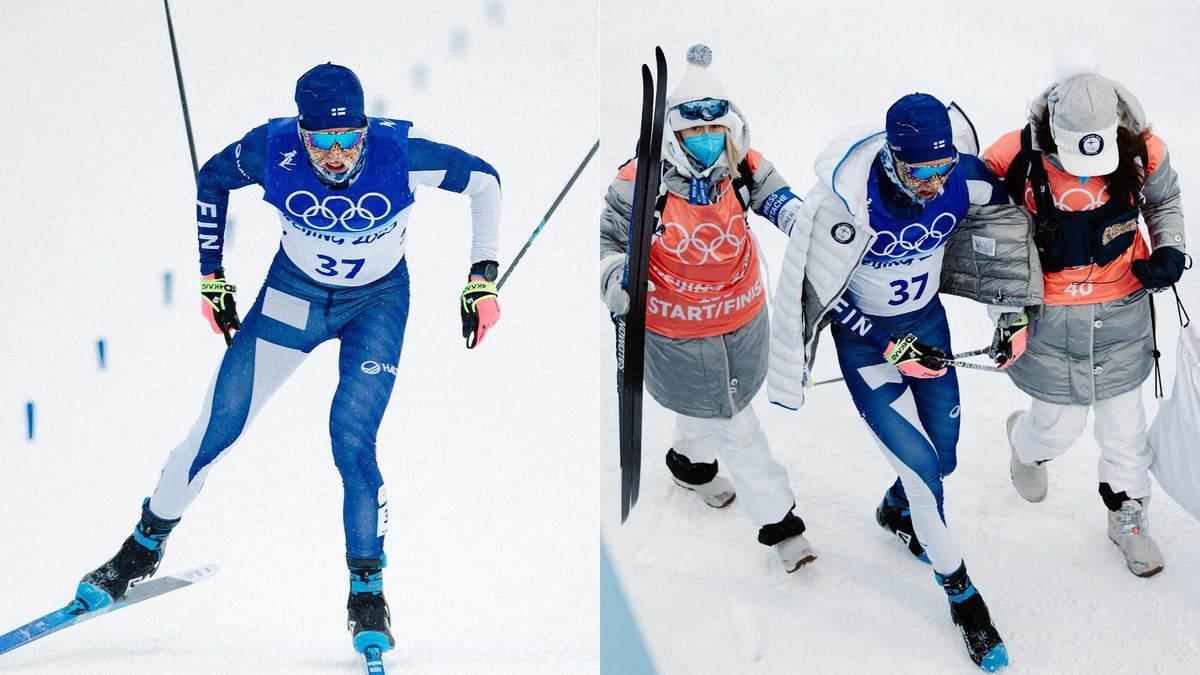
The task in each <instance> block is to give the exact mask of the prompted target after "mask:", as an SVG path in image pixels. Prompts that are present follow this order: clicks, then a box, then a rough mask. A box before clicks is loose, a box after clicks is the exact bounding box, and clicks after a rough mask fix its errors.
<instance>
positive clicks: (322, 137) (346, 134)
mask: <svg viewBox="0 0 1200 675" xmlns="http://www.w3.org/2000/svg"><path fill="white" fill-rule="evenodd" d="M366 135H367V130H366V129H354V130H352V131H338V132H327V131H308V130H306V129H301V130H300V136H301V137H302V138H303V139H304V142H305V143H308V144H309V145H311V146H312V147H314V148H316V149H318V150H329V149H330V148H332V147H333V144H334V143H337V144H338V147H340V148H341V149H343V150H349V149H350V148H353V147H354V146H356V145H358V144H359V143H362V140H363V137H364V136H366Z"/></svg>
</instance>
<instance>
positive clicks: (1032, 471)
mask: <svg viewBox="0 0 1200 675" xmlns="http://www.w3.org/2000/svg"><path fill="white" fill-rule="evenodd" d="M1024 414H1025V411H1024V410H1016V411H1013V413H1012V414H1011V415H1009V416H1008V422H1007V423H1006V425H1005V428H1006V429H1007V430H1008V452H1009V461H1008V475H1010V476H1012V483H1013V487H1015V488H1016V489H1017V494H1019V495H1021V496H1022V497H1024V498H1025V501H1027V502H1034V503H1037V502H1040V501H1042V500H1043V499H1045V498H1046V493H1047V492H1048V490H1049V485H1050V479H1049V477H1048V476H1047V474H1046V462H1045V461H1041V462H1034V463H1033V464H1026V463H1024V462H1022V461H1021V460H1020V459H1017V448H1016V447H1015V446H1014V445H1013V442H1012V432H1013V427H1015V426H1017V420H1018V419H1020V418H1021V416H1022V415H1024Z"/></svg>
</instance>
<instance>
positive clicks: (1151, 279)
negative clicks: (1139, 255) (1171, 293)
mask: <svg viewBox="0 0 1200 675" xmlns="http://www.w3.org/2000/svg"><path fill="white" fill-rule="evenodd" d="M1187 266H1188V265H1187V254H1186V253H1184V252H1183V251H1180V250H1179V249H1177V248H1175V247H1174V246H1159V247H1158V248H1156V249H1154V252H1153V253H1151V254H1150V259H1149V260H1134V261H1133V263H1132V264H1131V265H1130V266H1129V267H1130V269H1131V270H1133V276H1135V277H1137V279H1138V281H1140V282H1142V286H1145V287H1146V290H1148V291H1161V290H1163V289H1165V288H1167V287H1169V286H1171V285H1172V284H1174V283H1175V282H1176V281H1179V277H1181V276H1183V270H1184V269H1186V268H1187Z"/></svg>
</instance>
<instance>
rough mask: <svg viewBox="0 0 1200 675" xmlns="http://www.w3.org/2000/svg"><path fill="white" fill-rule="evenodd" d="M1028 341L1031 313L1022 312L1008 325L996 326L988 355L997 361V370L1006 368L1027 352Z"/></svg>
mask: <svg viewBox="0 0 1200 675" xmlns="http://www.w3.org/2000/svg"><path fill="white" fill-rule="evenodd" d="M1028 342H1029V313H1028V312H1021V316H1019V317H1017V319H1016V320H1015V321H1013V322H1012V323H1010V324H1008V325H1007V326H999V325H997V326H996V334H995V335H994V336H993V337H992V346H991V347H990V348H989V349H988V356H990V357H991V358H992V360H993V361H994V362H995V363H996V368H997V370H1004V369H1005V368H1007V367H1009V366H1011V365H1012V364H1013V362H1014V361H1016V360H1017V359H1018V358H1020V357H1021V355H1022V354H1024V353H1025V345H1026V344H1028Z"/></svg>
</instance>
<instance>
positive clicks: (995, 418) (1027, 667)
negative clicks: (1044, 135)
mask: <svg viewBox="0 0 1200 675" xmlns="http://www.w3.org/2000/svg"><path fill="white" fill-rule="evenodd" d="M685 10H688V11H685ZM600 26H601V27H600V62H601V64H602V68H601V80H600V100H601V101H602V102H603V107H602V114H601V118H600V124H601V138H603V139H604V145H603V146H602V148H601V153H600V154H601V157H600V158H601V161H600V165H601V167H603V168H604V169H605V170H608V171H609V172H610V173H609V175H608V176H607V177H605V176H602V177H601V182H602V183H605V182H606V181H607V180H611V178H612V176H613V175H614V173H615V167H616V166H617V165H618V164H619V163H620V162H622V161H623V160H624V159H625V158H627V157H628V156H630V155H631V154H632V150H633V147H634V141H635V138H636V135H637V124H638V122H637V120H638V106H639V98H640V97H639V91H640V89H639V83H638V70H639V68H640V66H641V64H642V63H644V62H649V63H653V58H654V57H653V50H654V46H655V45H656V44H659V45H662V46H663V47H664V48H665V50H666V52H667V56H668V61H669V65H670V67H671V68H672V72H673V73H675V76H676V78H678V77H679V76H680V75H681V74H682V72H683V67H684V54H685V52H686V50H687V48H688V46H689V45H691V44H693V43H696V42H703V43H705V44H708V45H709V46H711V47H712V48H713V52H714V60H713V65H712V70H713V72H714V74H715V75H716V76H717V77H719V78H720V79H721V80H722V82H723V83H724V84H725V87H726V90H727V92H728V93H729V95H730V97H731V98H733V99H734V100H736V101H737V103H738V105H739V106H740V107H741V109H742V110H743V111H744V112H745V113H746V115H747V116H748V117H749V123H750V126H751V129H752V141H753V143H754V145H755V147H757V148H758V149H759V150H761V151H763V152H764V154H765V155H766V157H767V158H768V159H770V160H772V161H773V162H775V164H776V166H777V167H778V169H779V170H780V172H781V173H782V174H783V175H784V176H787V177H788V178H789V179H790V181H791V182H792V185H793V187H794V188H795V189H796V190H797V192H799V193H804V192H807V191H808V189H809V188H810V186H811V185H812V184H813V181H814V180H815V177H814V175H813V173H812V160H813V158H814V156H815V155H816V153H817V152H819V151H820V149H821V148H822V147H824V145H825V144H826V143H827V142H828V140H829V139H830V138H831V137H832V136H833V135H834V134H835V133H836V132H837V131H838V130H840V129H841V128H843V127H845V126H847V125H849V124H852V123H857V122H863V121H866V122H869V121H872V120H876V121H877V122H878V123H879V125H880V127H882V122H883V115H884V111H885V110H886V109H887V107H888V106H889V105H890V104H891V103H892V102H893V101H894V100H895V99H897V98H899V97H900V96H902V95H904V94H907V93H910V92H913V91H925V92H929V93H932V94H934V95H936V96H938V97H940V98H942V99H943V100H946V101H950V100H954V101H957V102H958V103H959V104H960V105H961V106H962V107H964V108H965V109H966V111H967V112H968V113H969V114H970V115H971V117H972V119H973V121H974V122H975V126H976V128H977V129H978V131H979V135H980V138H981V141H982V142H983V143H984V144H985V145H986V144H990V143H991V142H992V141H994V140H995V139H996V138H997V137H999V136H1000V135H1001V134H1002V133H1004V132H1006V131H1008V130H1010V129H1014V128H1017V127H1019V126H1021V125H1022V124H1023V123H1024V109H1025V104H1026V103H1027V102H1028V100H1029V99H1030V98H1032V97H1033V96H1034V95H1036V94H1037V93H1038V92H1039V91H1041V89H1042V88H1044V87H1045V86H1047V85H1048V84H1050V82H1051V81H1052V80H1053V78H1054V73H1055V72H1056V70H1055V69H1056V62H1057V61H1058V60H1059V58H1060V56H1061V55H1063V54H1066V53H1069V52H1071V51H1073V50H1079V49H1084V50H1090V51H1092V52H1094V53H1095V54H1096V56H1097V57H1098V59H1099V62H1100V64H1101V65H1102V66H1103V68H1104V71H1103V72H1104V73H1105V74H1107V75H1108V76H1110V77H1112V78H1114V79H1116V80H1118V81H1120V82H1122V83H1123V84H1125V85H1126V86H1128V87H1129V88H1130V89H1131V90H1132V91H1133V92H1134V93H1135V94H1136V95H1137V96H1138V97H1139V98H1140V100H1141V102H1142V103H1143V105H1144V106H1145V109H1146V111H1147V113H1148V115H1149V117H1150V121H1151V123H1152V124H1153V125H1154V128H1155V130H1156V131H1157V132H1158V133H1159V134H1160V135H1161V136H1162V137H1163V138H1164V139H1166V141H1167V143H1168V144H1169V145H1170V150H1171V152H1172V161H1173V163H1174V166H1175V169H1176V170H1177V171H1178V173H1179V175H1180V180H1181V183H1182V187H1183V190H1184V198H1185V202H1186V203H1187V206H1186V207H1185V208H1187V209H1188V212H1189V213H1194V209H1196V208H1200V206H1197V197H1196V196H1195V195H1196V194H1197V192H1200V178H1198V177H1200V143H1198V141H1197V135H1196V133H1195V111H1196V105H1197V102H1198V101H1200V95H1198V94H1197V92H1200V87H1198V86H1197V85H1198V84H1200V82H1198V79H1200V76H1198V75H1197V71H1196V69H1195V68H1194V65H1193V64H1195V63H1196V62H1197V60H1198V57H1200V47H1198V46H1197V36H1200V4H1198V3H1196V2H1195V1H1194V0H1193V1H1189V2H1182V1H1180V2H1171V1H1151V2H1141V3H1128V2H1122V1H1118V0H1101V1H1093V2H1081V1H1078V0H1070V1H1059V2H1045V1H1044V0H1004V1H1002V2H943V1H938V0H929V1H927V2H919V3H907V2H879V1H866V0H846V1H843V2H827V3H820V4H818V3H810V2H805V3H797V2H777V3H768V2H756V3H742V4H740V5H739V4H731V3H726V2H720V3H718V2H690V3H684V4H682V5H681V4H680V3H646V2H644V1H642V0H637V1H634V0H608V1H606V2H604V3H603V4H602V6H601V24H600ZM677 81H678V79H675V80H673V81H672V88H673V86H674V84H675V83H676V82H677ZM755 225H757V226H758V227H757V230H758V233H759V234H758V236H759V241H760V242H761V244H762V246H763V250H764V255H763V258H764V259H765V260H766V261H767V263H768V264H769V265H770V266H772V269H771V277H772V279H773V278H774V276H775V275H777V273H778V264H779V261H780V260H781V259H782V255H783V248H784V237H783V236H782V235H781V234H780V233H779V232H777V231H774V230H773V228H771V226H770V225H769V224H768V223H766V222H765V221H763V220H762V219H755ZM1196 236H1197V235H1196V234H1195V233H1194V232H1193V238H1195V237H1196ZM1179 288H1180V291H1181V294H1182V295H1183V297H1184V299H1185V301H1187V302H1188V303H1189V308H1190V309H1192V312H1193V316H1200V314H1197V312H1200V302H1198V301H1197V300H1196V299H1197V298H1200V293H1198V291H1200V273H1197V272H1196V271H1192V272H1191V273H1189V274H1187V275H1186V276H1185V277H1184V281H1183V282H1182V283H1181V284H1180V285H1179ZM946 302H947V305H948V309H949V312H950V323H951V327H952V329H953V332H954V339H955V344H956V345H957V346H958V347H959V349H963V350H965V349H970V348H974V347H977V346H982V345H985V344H987V342H988V340H989V339H990V332H991V331H990V326H989V325H988V323H987V321H986V317H985V314H984V311H983V309H982V308H981V307H980V306H978V305H974V304H973V303H970V302H966V301H957V300H956V299H949V300H947V301H946ZM1157 306H1158V308H1159V321H1158V327H1159V345H1160V347H1161V349H1162V351H1163V354H1164V355H1163V358H1162V367H1163V379H1164V382H1165V383H1166V386H1167V388H1168V392H1169V388H1170V384H1171V382H1172V377H1173V373H1174V369H1175V345H1176V335H1177V333H1178V321H1177V320H1176V317H1175V312H1174V310H1173V308H1172V303H1171V302H1170V298H1169V296H1159V299H1158V304H1157ZM596 316H597V318H596V325H597V330H598V331H599V332H600V334H601V339H600V341H601V343H602V344H603V345H611V344H612V340H613V338H612V335H613V333H612V327H611V323H610V322H609V321H608V318H607V316H605V315H604V311H603V309H601V308H597V310H596ZM602 351H604V352H605V354H606V358H605V359H604V362H603V363H602V364H601V377H600V380H601V382H600V394H599V396H600V410H601V433H602V434H603V436H602V438H603V441H602V443H601V445H602V450H603V454H602V465H601V473H602V485H603V487H602V491H601V495H602V499H603V507H602V511H601V521H602V531H603V534H604V540H605V545H606V546H607V551H608V553H609V554H610V556H611V558H612V559H613V564H614V566H615V568H616V572H617V575H618V576H619V577H620V578H621V581H622V584H623V586H624V590H625V592H626V595H627V596H628V597H629V599H630V603H631V605H632V609H633V612H634V614H635V616H636V617H637V620H638V621H639V623H640V627H641V629H642V632H643V634H644V635H645V637H646V640H647V643H648V647H649V651H650V654H651V657H652V658H653V660H654V662H655V665H656V666H657V668H658V670H659V672H661V673H719V674H731V673H862V672H890V673H943V672H946V673H972V672H980V671H979V670H978V669H977V668H976V667H975V666H974V665H973V664H972V663H971V661H970V659H969V658H968V657H967V654H966V651H965V649H964V648H963V645H962V642H961V639H960V637H959V635H958V632H957V630H956V628H955V627H954V626H953V625H952V624H951V622H950V620H949V612H948V609H947V606H946V599H945V596H944V594H943V593H942V591H941V590H940V588H939V587H938V586H937V585H936V584H935V581H934V579H933V574H932V571H931V569H930V568H929V567H928V566H926V565H924V564H922V563H920V562H918V561H917V560H915V559H914V558H912V557H910V556H909V554H908V553H907V552H905V550H904V549H903V548H902V547H901V544H900V542H899V541H898V540H896V539H895V538H894V537H892V536H891V535H890V534H887V533H885V532H884V531H883V530H882V529H880V528H879V527H878V526H877V525H876V524H875V520H874V509H875V507H876V505H877V504H878V502H879V500H880V499H881V497H882V495H883V492H884V490H885V489H886V488H887V486H888V485H889V484H890V483H891V481H892V480H893V479H894V475H893V474H892V473H891V472H890V471H889V469H888V466H887V464H886V462H885V461H884V459H883V457H882V455H881V454H880V452H879V450H878V449H877V448H876V447H875V444H874V441H873V440H872V439H871V437H870V435H869V433H868V430H867V428H866V425H865V424H863V423H862V422H861V421H860V420H859V419H857V417H858V416H857V415H856V414H855V412H854V409H853V407H852V404H851V402H850V398H849V395H848V394H847V392H846V390H845V388H844V387H842V386H841V385H840V384H838V383H834V382H831V383H828V384H825V385H819V386H817V387H816V388H814V389H812V390H809V391H808V397H807V398H808V401H807V403H806V405H805V406H804V407H803V408H802V409H801V410H800V411H798V412H788V411H786V410H783V409H782V408H778V407H776V406H771V405H769V403H768V402H767V400H766V398H765V392H764V394H763V395H760V398H759V399H758V401H757V402H756V410H757V412H758V414H759V416H760V418H761V419H762V422H763V426H764V428H765V430H766V433H767V436H768V437H769V438H770V440H771V443H772V446H773V449H774V451H775V454H776V457H777V458H778V459H779V460H780V461H781V462H782V463H783V464H784V466H786V467H787V469H788V472H789V477H790V479H791V484H792V488H793V490H794V492H795V494H796V499H797V503H798V508H797V513H798V514H799V515H800V516H801V517H803V518H804V520H805V522H806V523H807V524H808V527H809V532H808V537H809V540H810V541H811V542H812V544H813V546H814V547H815V549H816V553H817V554H818V556H819V557H818V559H817V560H816V561H815V562H814V563H813V564H811V565H809V566H806V567H804V568H802V569H801V570H800V571H798V572H796V573H795V574H791V575H788V574H785V573H784V572H783V568H782V565H781V564H780V562H779V560H778V558H777V557H776V555H775V553H774V552H773V551H772V550H770V549H767V548H766V547H763V546H761V545H759V544H758V543H757V542H756V541H755V534H756V532H755V528H754V527H753V526H752V525H751V524H750V523H749V520H748V519H747V517H746V514H745V512H744V510H743V508H742V507H741V505H740V504H739V503H738V502H736V501H735V502H734V503H733V504H732V505H731V506H730V507H728V508H726V509H724V510H720V511H718V510H713V509H711V508H709V507H707V506H705V505H703V504H702V503H701V502H700V501H699V500H698V499H697V498H696V497H695V496H694V495H692V494H690V493H686V492H685V491H683V490H680V489H678V488H676V487H675V486H674V485H673V484H672V483H671V481H670V478H669V474H668V472H667V470H666V467H665V466H664V464H663V461H662V459H661V457H662V455H663V453H665V451H666V449H667V448H668V447H669V444H670V442H671V429H672V424H673V417H672V415H671V414H670V413H668V412H666V411H665V410H664V409H663V408H661V407H659V406H657V405H656V404H654V403H648V404H647V406H646V413H645V415H646V419H645V434H644V437H645V443H644V456H643V464H642V483H641V497H640V500H639V502H638V504H637V506H636V507H635V509H634V510H633V512H632V514H631V516H630V518H629V520H628V521H627V522H626V523H625V524H624V525H620V524H619V522H620V518H619V514H620V509H619V504H618V495H619V491H620V480H619V470H618V461H617V447H616V441H617V421H616V396H615V391H614V387H613V386H612V379H611V373H612V372H613V369H614V368H615V365H614V361H613V358H612V356H611V354H612V349H611V347H608V348H607V349H605V350H602ZM815 374H816V375H817V377H818V378H821V377H826V378H832V377H836V376H837V375H838V370H837V363H836V358H835V357H834V355H833V351H832V347H831V346H830V343H829V341H828V339H826V340H823V346H822V349H821V350H820V353H819V355H818V360H817V363H816V367H815ZM960 381H961V384H962V398H963V406H962V408H963V420H962V421H963V427H962V440H961V443H960V445H959V450H958V457H959V466H958V470H957V471H956V472H955V473H954V474H953V475H952V476H951V477H950V478H949V479H948V481H947V483H946V492H947V506H946V511H947V517H948V519H949V521H950V523H951V526H952V528H953V530H954V532H955V533H956V535H957V536H958V538H959V540H960V542H961V545H962V549H963V552H964V555H965V558H966V560H967V565H968V569H969V570H970V572H971V575H972V578H973V579H974V580H975V582H976V584H977V585H978V587H979V588H980V589H981V591H982V592H983V594H984V597H985V598H986V599H987V600H988V604H989V606H990V608H991V612H992V616H993V618H994V620H995V623H996V626H997V627H998V629H999V630H1000V632H1001V634H1002V635H1003V637H1004V639H1005V642H1006V644H1007V646H1008V650H1009V654H1010V656H1011V661H1012V665H1011V666H1010V668H1009V669H1008V671H1007V672H1011V673H1014V674H1016V673H1122V672H1124V673H1133V672H1138V673H1182V672H1189V673H1190V672H1196V667H1197V666H1196V663H1197V662H1198V661H1200V637H1198V636H1197V630H1196V629H1197V627H1198V626H1200V582H1197V579H1198V578H1200V574H1198V573H1200V523H1197V522H1196V520H1195V519H1193V518H1192V517H1191V516H1189V515H1187V514H1186V513H1185V512H1184V511H1183V510H1182V509H1180V508H1179V507H1178V506H1177V505H1176V504H1174V503H1173V502H1172V501H1171V500H1170V499H1169V498H1168V497H1167V496H1166V495H1164V494H1163V493H1162V492H1161V491H1157V492H1156V493H1155V495H1154V500H1153V503H1152V506H1151V510H1150V512H1151V523H1152V525H1153V532H1154V534H1155V538H1156V541H1157V542H1158V544H1159V546H1160V547H1161V548H1162V552H1163V555H1164V556H1165V559H1166V568H1165V569H1164V571H1163V572H1162V573H1161V574H1159V575H1158V576H1156V577H1153V578H1150V579H1140V578H1137V577H1135V576H1133V575H1132V574H1130V573H1129V572H1128V571H1127V570H1126V568H1125V565H1124V561H1123V558H1122V556H1121V554H1120V552H1119V550H1118V549H1117V548H1116V547H1115V546H1113V545H1112V544H1111V543H1110V542H1109V541H1108V538H1107V536H1106V535H1105V527H1106V519H1105V510H1104V507H1103V505H1102V504H1101V502H1100V499H1099V497H1098V495H1097V494H1096V484H1097V479H1096V463H1097V458H1098V449H1097V447H1096V445H1095V442H1094V440H1093V439H1092V438H1091V436H1090V429H1089V431H1088V432H1087V434H1086V435H1085V436H1084V437H1083V438H1081V439H1080V440H1079V441H1078V442H1077V444H1076V446H1075V447H1074V448H1073V449H1072V450H1071V451H1070V452H1068V454H1067V455H1066V456H1065V457H1064V458H1063V459H1061V460H1059V461H1055V462H1054V463H1052V464H1051V465H1050V467H1049V471H1050V494H1049V497H1048V498H1047V499H1046V501H1045V502H1043V503H1041V504H1030V503H1027V502H1025V501H1024V500H1023V499H1021V498H1020V497H1019V496H1018V495H1017V494H1016V492H1015V490H1014V489H1013V488H1012V486H1011V483H1010V480H1009V477H1008V468H1007V465H1008V449H1007V445H1006V442H1005V438H1004V420H1005V418H1006V417H1007V416H1008V414H1009V412H1010V411H1012V410H1015V409H1019V408H1022V407H1024V406H1025V405H1027V398H1026V397H1025V396H1024V395H1022V394H1021V393H1020V392H1019V391H1018V390H1017V389H1016V388H1015V387H1014V386H1013V385H1012V384H1011V383H1010V382H1009V381H1008V380H1007V378H1006V377H1004V376H1003V375H997V374H993V373H986V372H978V371H967V372H962V373H960ZM1145 391H1146V400H1147V410H1148V414H1149V415H1151V416H1152V415H1153V414H1154V412H1155V411H1156V410H1157V406H1158V403H1157V402H1155V401H1154V400H1153V390H1152V387H1151V386H1150V385H1147V386H1146V388H1145ZM605 597H606V598H607V597H608V596H607V595H606V596H605ZM609 648H610V645H609V644H607V643H605V644H604V645H603V649H604V652H605V654H606V655H607V654H608V651H609Z"/></svg>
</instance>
